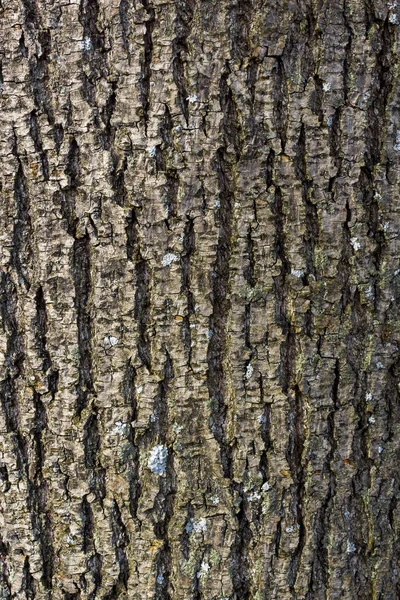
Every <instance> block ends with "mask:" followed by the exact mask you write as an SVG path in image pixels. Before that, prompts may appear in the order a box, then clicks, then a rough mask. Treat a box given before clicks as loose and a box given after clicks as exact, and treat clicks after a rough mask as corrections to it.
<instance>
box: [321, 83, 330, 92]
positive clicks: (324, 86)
mask: <svg viewBox="0 0 400 600" xmlns="http://www.w3.org/2000/svg"><path fill="white" fill-rule="evenodd" d="M331 88H332V84H331V83H330V82H329V81H325V83H323V85H322V89H323V90H324V92H329V90H330V89H331Z"/></svg>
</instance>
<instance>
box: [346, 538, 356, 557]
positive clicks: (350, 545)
mask: <svg viewBox="0 0 400 600" xmlns="http://www.w3.org/2000/svg"><path fill="white" fill-rule="evenodd" d="M355 551H356V547H355V545H354V544H353V542H350V540H347V553H348V554H351V553H352V552H355Z"/></svg>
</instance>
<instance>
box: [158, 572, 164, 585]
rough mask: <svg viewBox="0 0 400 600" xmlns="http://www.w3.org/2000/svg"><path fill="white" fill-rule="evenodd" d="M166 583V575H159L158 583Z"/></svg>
mask: <svg viewBox="0 0 400 600" xmlns="http://www.w3.org/2000/svg"><path fill="white" fill-rule="evenodd" d="M163 582H164V575H163V574H162V573H160V574H159V575H157V583H159V584H160V585H161V584H162V583H163Z"/></svg>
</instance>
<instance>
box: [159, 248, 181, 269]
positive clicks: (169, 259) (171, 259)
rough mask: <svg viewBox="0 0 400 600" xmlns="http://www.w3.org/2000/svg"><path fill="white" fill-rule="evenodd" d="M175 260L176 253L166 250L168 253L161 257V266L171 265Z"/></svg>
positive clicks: (176, 258)
mask: <svg viewBox="0 0 400 600" xmlns="http://www.w3.org/2000/svg"><path fill="white" fill-rule="evenodd" d="M177 260H179V258H178V257H177V256H176V254H173V253H172V252H168V254H166V255H165V256H164V257H163V259H162V266H163V267H169V265H172V263H173V262H176V261H177Z"/></svg>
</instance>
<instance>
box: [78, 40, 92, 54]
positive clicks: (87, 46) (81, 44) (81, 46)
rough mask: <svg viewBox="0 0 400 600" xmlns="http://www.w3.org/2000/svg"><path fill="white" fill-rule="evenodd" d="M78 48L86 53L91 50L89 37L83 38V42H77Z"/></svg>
mask: <svg viewBox="0 0 400 600" xmlns="http://www.w3.org/2000/svg"><path fill="white" fill-rule="evenodd" d="M78 48H79V50H86V51H88V50H92V49H93V44H92V40H91V39H90V37H85V38H84V39H83V40H79V42H78Z"/></svg>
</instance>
